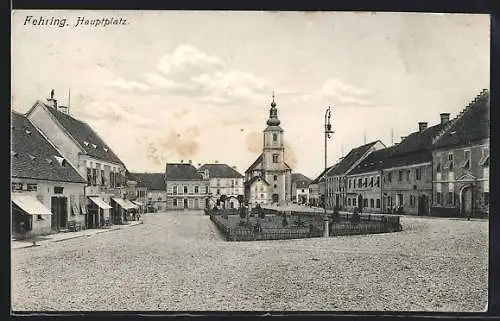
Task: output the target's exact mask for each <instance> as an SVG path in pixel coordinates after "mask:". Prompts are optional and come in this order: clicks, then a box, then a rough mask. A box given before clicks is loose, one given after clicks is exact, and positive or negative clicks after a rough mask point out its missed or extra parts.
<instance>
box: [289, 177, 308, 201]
mask: <svg viewBox="0 0 500 321" xmlns="http://www.w3.org/2000/svg"><path fill="white" fill-rule="evenodd" d="M311 181H312V180H311V179H310V178H308V177H307V176H304V175H302V174H300V173H293V174H292V202H294V203H297V204H303V205H307V204H309V184H310V183H311Z"/></svg>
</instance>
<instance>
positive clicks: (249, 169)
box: [245, 154, 264, 173]
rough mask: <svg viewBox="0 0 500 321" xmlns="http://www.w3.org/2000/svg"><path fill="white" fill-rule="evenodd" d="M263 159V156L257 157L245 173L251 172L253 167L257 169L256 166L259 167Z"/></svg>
mask: <svg viewBox="0 0 500 321" xmlns="http://www.w3.org/2000/svg"><path fill="white" fill-rule="evenodd" d="M263 158H264V155H263V154H260V155H259V157H257V159H256V160H255V162H253V163H252V165H250V167H248V169H247V170H246V171H245V173H247V172H250V171H253V170H254V169H255V167H257V165H259V164H260V163H261V162H262V160H263Z"/></svg>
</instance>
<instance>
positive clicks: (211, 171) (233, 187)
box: [198, 163, 245, 208]
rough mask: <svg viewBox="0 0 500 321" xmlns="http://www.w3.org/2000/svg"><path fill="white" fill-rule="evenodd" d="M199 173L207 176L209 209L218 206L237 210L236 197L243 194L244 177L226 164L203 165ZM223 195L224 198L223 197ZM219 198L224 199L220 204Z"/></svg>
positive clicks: (237, 201) (237, 202)
mask: <svg viewBox="0 0 500 321" xmlns="http://www.w3.org/2000/svg"><path fill="white" fill-rule="evenodd" d="M198 171H199V172H202V173H204V174H205V175H207V176H208V179H209V185H210V188H209V190H210V197H209V207H210V208H213V207H214V206H215V205H217V204H220V205H222V207H224V208H239V207H240V204H239V200H238V197H240V198H241V197H243V196H244V194H245V186H244V184H243V183H244V176H243V175H241V174H240V173H238V171H237V170H236V167H231V166H229V165H227V164H219V163H215V164H204V165H203V166H201V167H200V168H198ZM223 195H224V196H223ZM221 197H222V198H225V200H224V203H223V204H221Z"/></svg>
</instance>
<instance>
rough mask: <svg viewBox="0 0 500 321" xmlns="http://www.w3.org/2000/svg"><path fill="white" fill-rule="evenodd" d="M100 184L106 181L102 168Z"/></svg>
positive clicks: (104, 183)
mask: <svg viewBox="0 0 500 321" xmlns="http://www.w3.org/2000/svg"><path fill="white" fill-rule="evenodd" d="M101 185H102V186H104V185H106V181H105V180H104V169H101Z"/></svg>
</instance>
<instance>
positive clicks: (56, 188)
mask: <svg viewBox="0 0 500 321" xmlns="http://www.w3.org/2000/svg"><path fill="white" fill-rule="evenodd" d="M63 191H64V187H61V186H54V194H62V193H63Z"/></svg>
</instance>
